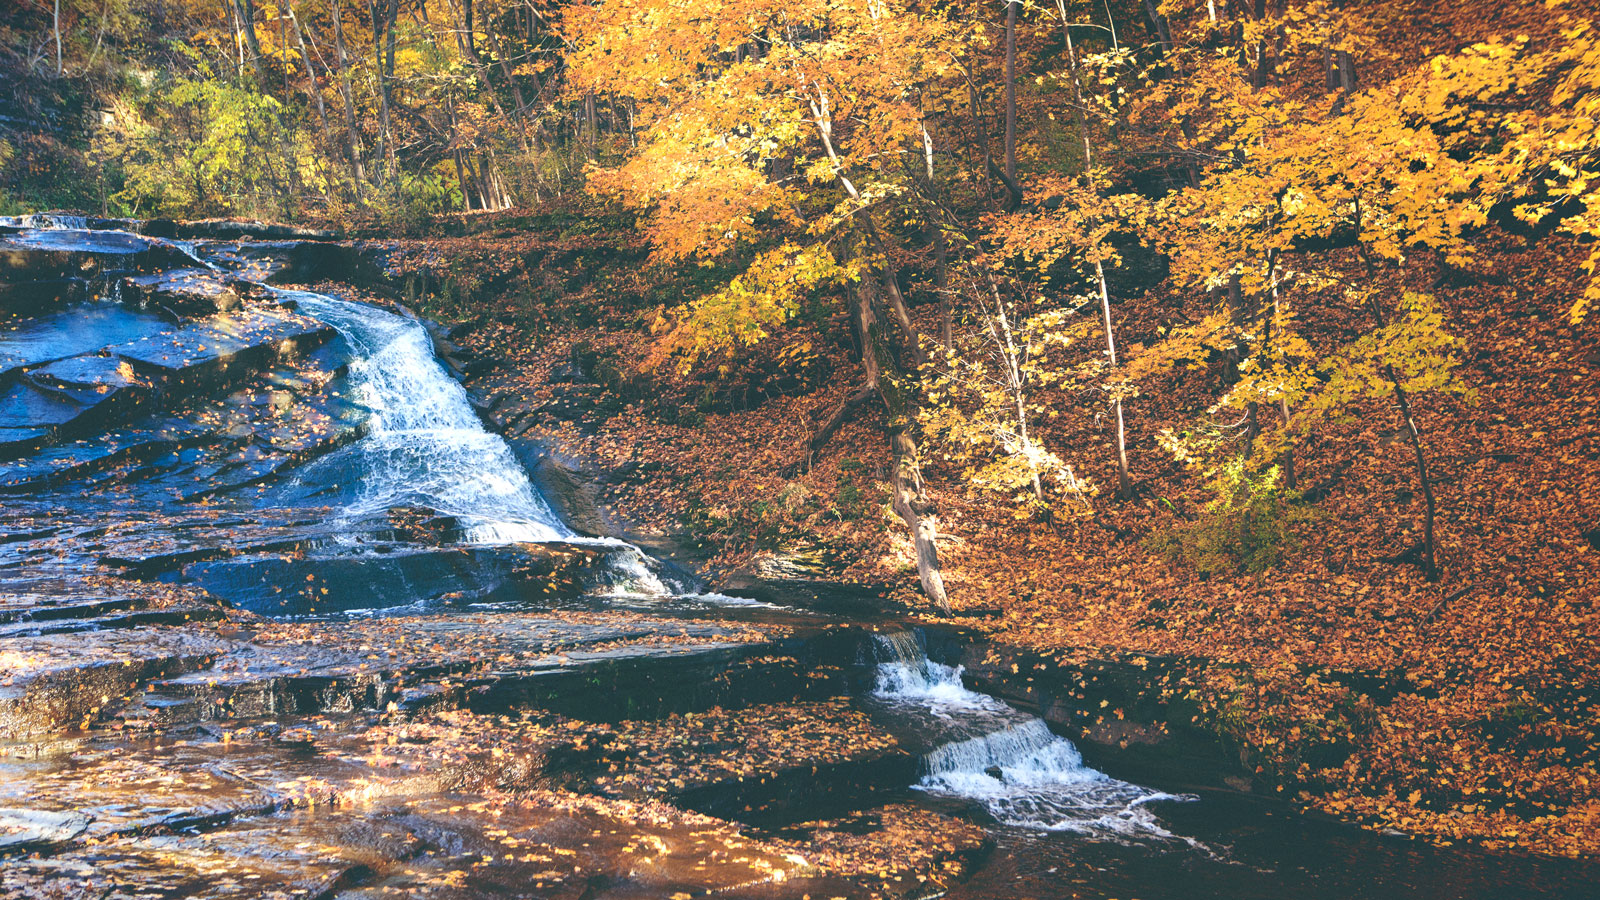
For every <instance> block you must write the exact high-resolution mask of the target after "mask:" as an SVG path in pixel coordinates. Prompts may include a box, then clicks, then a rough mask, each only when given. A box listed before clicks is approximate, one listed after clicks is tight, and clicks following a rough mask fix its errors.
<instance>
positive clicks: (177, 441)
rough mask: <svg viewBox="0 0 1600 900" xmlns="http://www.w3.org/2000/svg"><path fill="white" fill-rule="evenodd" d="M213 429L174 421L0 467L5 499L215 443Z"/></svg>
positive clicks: (47, 451) (0, 486)
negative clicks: (12, 495) (8, 495)
mask: <svg viewBox="0 0 1600 900" xmlns="http://www.w3.org/2000/svg"><path fill="white" fill-rule="evenodd" d="M216 439H217V438H216V436H215V435H214V434H213V433H212V431H211V429H209V428H206V427H204V426H200V425H191V424H188V423H185V422H181V421H173V422H170V423H167V424H166V425H164V426H161V427H157V428H140V429H128V430H125V431H121V432H116V433H113V434H107V435H102V436H100V437H97V438H91V439H88V440H82V441H75V442H73V443H71V444H67V445H65V446H60V447H51V448H48V449H45V450H42V451H40V452H38V453H36V454H35V455H33V456H31V457H29V458H27V459H21V460H12V461H7V462H0V494H22V493H30V492H34V491H38V490H41V489H44V488H47V487H52V486H55V485H58V484H62V483H64V482H67V481H72V480H74V479H80V478H89V477H91V476H94V475H98V474H100V473H103V472H107V471H109V470H112V469H116V468H118V467H120V466H124V465H127V464H129V463H135V462H140V461H145V460H154V459H157V458H159V457H161V456H163V455H165V454H170V453H177V452H180V451H183V450H186V449H191V448H196V447H201V446H204V445H206V444H209V443H212V442H214V441H215V440H216Z"/></svg>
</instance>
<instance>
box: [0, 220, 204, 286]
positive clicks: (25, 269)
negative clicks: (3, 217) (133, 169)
mask: <svg viewBox="0 0 1600 900" xmlns="http://www.w3.org/2000/svg"><path fill="white" fill-rule="evenodd" d="M194 263H195V259H194V257H192V256H190V255H189V253H188V251H187V250H185V249H184V248H182V247H180V246H178V245H177V244H174V243H171V242H169V241H166V240H162V239H161V238H154V237H141V236H140V235H136V234H128V233H125V232H115V231H80V230H73V229H59V230H34V231H18V232H15V233H12V234H0V282H11V281H18V280H37V279H39V278H49V277H59V276H68V277H77V278H93V277H98V276H101V275H106V274H111V273H128V272H154V271H159V270H161V269H173V268H181V267H184V266H192V265H194Z"/></svg>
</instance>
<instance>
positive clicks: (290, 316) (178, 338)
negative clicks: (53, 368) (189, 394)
mask: <svg viewBox="0 0 1600 900" xmlns="http://www.w3.org/2000/svg"><path fill="white" fill-rule="evenodd" d="M334 334H335V332H334V330H333V329H332V328H330V327H329V326H327V325H324V324H323V323H321V322H319V321H317V320H316V319H312V318H310V317H308V316H302V315H298V314H296V313H292V312H289V311H286V310H282V309H270V310H269V309H245V310H240V311H238V312H233V313H227V314H224V315H220V316H215V317H212V318H210V319H206V320H204V321H202V322H196V323H194V324H192V325H188V326H186V327H184V328H181V329H178V330H176V331H172V332H169V333H165V334H159V335H154V336H151V337H147V338H144V339H142V340H138V341H134V342H132V343H128V344H120V345H118V346H115V347H112V348H109V350H108V352H110V353H112V354H114V355H116V356H118V357H121V358H122V359H125V360H128V361H129V362H130V363H132V364H133V366H134V368H135V369H139V370H142V371H144V372H147V373H149V374H151V375H153V376H155V377H158V378H160V379H162V386H163V387H164V388H166V389H168V390H171V389H174V388H178V387H180V386H183V387H189V388H193V387H199V386H202V385H204V384H206V383H214V382H215V381H218V380H222V379H224V378H225V377H226V376H228V375H230V374H235V373H238V372H241V371H244V372H249V371H253V370H255V369H258V368H260V367H262V366H264V365H266V364H268V363H270V362H272V361H273V360H274V359H276V358H277V357H278V356H280V355H290V354H293V353H297V352H304V351H306V350H309V349H311V348H313V347H316V346H317V345H319V344H321V343H323V342H324V341H326V340H328V339H329V338H331V337H333V335H334Z"/></svg>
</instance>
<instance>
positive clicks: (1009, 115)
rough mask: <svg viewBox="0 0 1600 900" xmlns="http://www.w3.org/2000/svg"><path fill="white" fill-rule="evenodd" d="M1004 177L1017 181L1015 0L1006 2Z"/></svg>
mask: <svg viewBox="0 0 1600 900" xmlns="http://www.w3.org/2000/svg"><path fill="white" fill-rule="evenodd" d="M1006 177H1007V178H1010V179H1011V180H1012V181H1016V180H1017V0H1006Z"/></svg>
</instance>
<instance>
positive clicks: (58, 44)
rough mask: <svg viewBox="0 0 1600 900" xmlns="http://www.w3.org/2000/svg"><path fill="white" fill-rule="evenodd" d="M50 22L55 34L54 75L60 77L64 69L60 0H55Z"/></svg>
mask: <svg viewBox="0 0 1600 900" xmlns="http://www.w3.org/2000/svg"><path fill="white" fill-rule="evenodd" d="M52 24H53V25H54V27H55V34H56V77H57V78H60V77H61V75H62V73H63V72H64V71H66V70H65V69H63V68H62V62H61V0H56V7H55V13H54V16H53V21H52Z"/></svg>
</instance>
